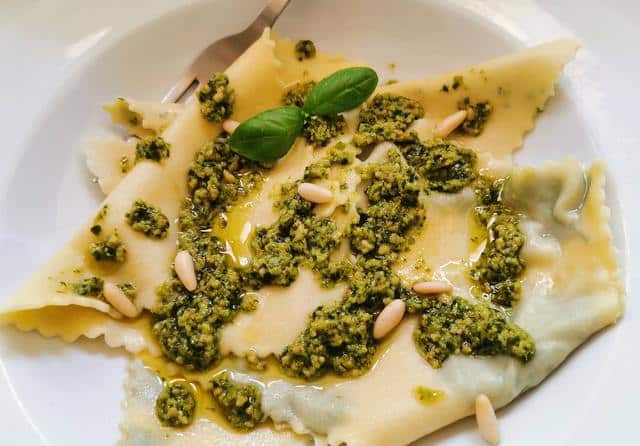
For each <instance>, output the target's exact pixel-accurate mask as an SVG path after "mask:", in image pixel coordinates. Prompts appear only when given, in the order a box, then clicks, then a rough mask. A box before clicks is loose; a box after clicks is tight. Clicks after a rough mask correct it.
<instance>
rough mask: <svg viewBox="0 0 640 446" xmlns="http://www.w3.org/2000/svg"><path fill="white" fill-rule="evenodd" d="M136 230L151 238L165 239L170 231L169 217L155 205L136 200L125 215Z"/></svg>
mask: <svg viewBox="0 0 640 446" xmlns="http://www.w3.org/2000/svg"><path fill="white" fill-rule="evenodd" d="M124 218H125V220H126V221H127V223H128V224H129V226H131V229H133V230H134V231H138V232H141V233H142V234H144V235H145V236H147V237H149V238H155V239H163V238H165V237H166V236H167V233H168V231H169V219H168V218H167V217H166V215H164V214H163V213H162V211H160V209H158V208H157V207H155V206H152V205H150V204H149V203H147V202H145V201H142V200H136V201H134V202H133V205H132V206H131V209H130V210H129V212H127V213H126V214H125V216H124Z"/></svg>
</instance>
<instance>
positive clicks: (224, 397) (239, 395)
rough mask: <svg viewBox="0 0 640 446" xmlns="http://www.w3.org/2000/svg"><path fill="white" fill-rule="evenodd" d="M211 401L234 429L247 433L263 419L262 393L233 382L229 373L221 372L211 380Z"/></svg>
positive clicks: (252, 387) (255, 388)
mask: <svg viewBox="0 0 640 446" xmlns="http://www.w3.org/2000/svg"><path fill="white" fill-rule="evenodd" d="M211 385H212V390H211V393H212V395H213V399H214V400H215V401H216V403H218V404H219V405H220V407H221V408H222V414H223V415H224V417H225V418H226V419H227V421H228V422H229V423H230V424H231V425H232V426H233V427H234V428H236V429H238V430H242V431H247V430H251V429H253V428H254V427H256V425H257V424H259V423H260V422H261V421H262V420H263V418H264V414H263V413H262V408H261V403H262V391H261V390H260V388H258V386H256V385H253V384H241V383H238V382H234V381H233V380H232V378H231V374H230V373H229V372H226V371H225V372H222V373H220V374H218V375H216V376H215V377H214V378H213V379H212V380H211Z"/></svg>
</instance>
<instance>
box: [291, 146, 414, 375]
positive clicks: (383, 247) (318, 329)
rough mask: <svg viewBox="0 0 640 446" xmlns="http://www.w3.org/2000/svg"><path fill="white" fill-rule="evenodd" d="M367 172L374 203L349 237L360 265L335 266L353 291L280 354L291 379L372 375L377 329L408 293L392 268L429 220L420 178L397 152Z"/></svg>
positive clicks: (317, 315) (321, 312) (319, 313)
mask: <svg viewBox="0 0 640 446" xmlns="http://www.w3.org/2000/svg"><path fill="white" fill-rule="evenodd" d="M362 174H363V180H364V181H366V182H368V183H369V184H368V186H367V187H366V188H365V193H366V195H367V198H368V199H369V203H370V205H369V207H368V208H366V209H360V210H359V214H360V220H359V222H358V223H356V224H354V225H352V227H351V232H350V235H349V238H350V243H351V247H352V249H353V250H354V252H355V253H356V262H355V263H354V264H344V263H342V264H338V265H333V267H334V269H335V270H336V271H341V274H339V275H338V277H339V280H347V282H348V291H347V293H346V294H345V296H344V297H343V299H342V301H341V302H339V303H337V304H335V305H332V306H327V307H324V306H321V307H318V308H317V309H316V310H315V311H314V312H313V313H312V314H311V316H310V318H309V321H308V323H307V327H306V328H305V330H304V331H303V332H302V333H301V334H299V335H298V336H297V337H296V339H295V340H294V342H293V343H291V344H290V345H288V346H287V347H286V348H285V350H284V352H283V353H282V354H281V355H280V357H279V361H280V365H281V367H282V368H283V370H284V371H285V372H286V373H288V374H290V375H293V376H298V377H302V378H305V379H308V380H311V379H314V378H317V377H318V376H320V375H322V374H324V373H326V372H327V371H333V372H334V373H336V374H338V375H350V376H357V375H360V374H362V373H364V372H366V371H367V370H368V369H369V367H370V366H371V361H372V359H373V355H374V353H375V348H376V344H375V342H374V340H373V336H372V326H373V322H374V320H375V317H376V315H377V313H378V312H379V311H380V310H381V309H382V308H383V306H384V305H385V303H388V302H390V301H391V300H392V299H395V298H402V297H404V296H405V294H406V293H408V290H406V289H405V288H404V287H403V286H402V285H401V283H400V278H399V277H398V276H397V275H396V274H394V273H393V272H392V271H391V265H392V264H393V262H394V261H395V260H396V258H397V255H398V253H399V252H401V251H403V250H404V249H406V248H407V247H408V246H409V244H410V243H411V236H410V232H411V231H412V230H413V229H414V228H416V227H418V226H420V225H421V224H422V222H423V221H424V210H423V209H422V207H421V205H420V204H419V202H418V193H419V191H420V188H421V187H422V186H421V184H420V183H419V178H418V175H417V174H416V172H415V171H414V170H413V169H412V168H411V167H410V166H408V165H407V164H406V163H405V162H404V160H403V159H402V156H401V155H400V153H399V152H398V151H397V150H391V151H390V152H389V160H388V161H385V162H383V163H379V164H373V165H370V166H367V167H366V168H365V169H364V170H363V172H362Z"/></svg>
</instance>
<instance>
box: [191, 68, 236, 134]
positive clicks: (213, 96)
mask: <svg viewBox="0 0 640 446" xmlns="http://www.w3.org/2000/svg"><path fill="white" fill-rule="evenodd" d="M196 95H197V98H198V101H199V102H200V113H201V114H202V116H203V117H204V118H205V119H206V120H207V121H210V122H222V121H224V120H225V119H227V118H228V117H229V116H231V114H232V113H233V107H234V104H235V93H234V91H233V89H231V88H229V78H228V77H227V75H226V74H224V73H214V75H213V76H212V77H211V79H209V80H208V81H207V83H206V84H205V85H204V86H203V87H202V88H200V90H198V92H197V94H196Z"/></svg>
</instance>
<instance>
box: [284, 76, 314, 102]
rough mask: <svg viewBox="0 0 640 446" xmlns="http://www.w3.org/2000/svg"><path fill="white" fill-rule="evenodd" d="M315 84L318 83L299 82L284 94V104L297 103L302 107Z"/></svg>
mask: <svg viewBox="0 0 640 446" xmlns="http://www.w3.org/2000/svg"><path fill="white" fill-rule="evenodd" d="M315 86H316V83H315V82H314V81H309V82H303V83H300V82H298V83H297V84H295V85H294V86H293V87H291V88H290V89H289V90H287V92H286V93H285V94H284V95H283V96H282V105H295V106H296V107H300V108H302V107H303V106H304V100H305V99H307V96H309V93H310V92H311V90H312V89H313V87H315Z"/></svg>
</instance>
